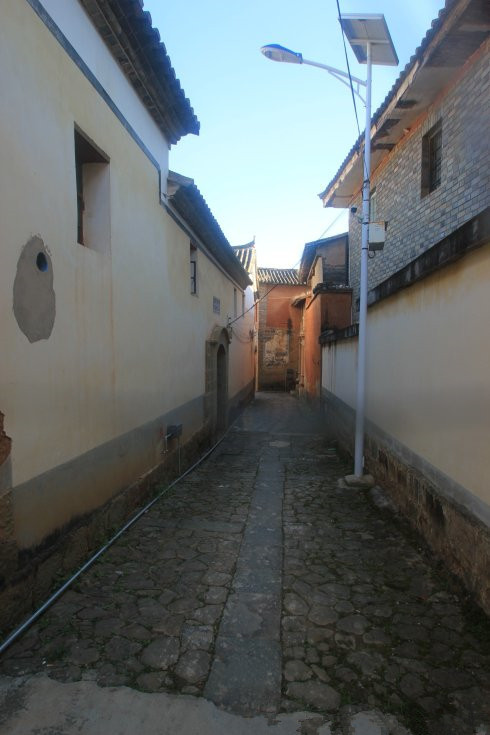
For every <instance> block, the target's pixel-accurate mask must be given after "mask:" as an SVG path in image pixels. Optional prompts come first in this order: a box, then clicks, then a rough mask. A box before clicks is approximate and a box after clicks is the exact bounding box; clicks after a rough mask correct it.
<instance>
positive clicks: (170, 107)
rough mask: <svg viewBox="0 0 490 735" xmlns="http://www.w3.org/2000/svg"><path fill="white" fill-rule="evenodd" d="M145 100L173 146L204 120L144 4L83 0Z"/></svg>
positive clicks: (135, 0) (132, 0)
mask: <svg viewBox="0 0 490 735" xmlns="http://www.w3.org/2000/svg"><path fill="white" fill-rule="evenodd" d="M80 2H81V3H82V5H83V7H84V8H85V10H86V12H87V13H88V15H89V17H90V18H91V20H92V22H93V23H94V25H95V27H96V28H97V30H98V32H99V33H100V35H101V36H102V38H103V40H104V42H105V43H106V45H107V47H108V48H109V50H110V51H111V53H112V55H113V56H114V58H115V59H116V61H117V62H118V64H119V66H120V67H121V69H122V70H123V72H124V74H125V75H126V77H127V78H128V79H129V81H130V82H131V84H132V85H133V87H134V89H135V90H136V92H137V94H138V95H139V97H140V99H141V101H142V102H143V104H144V105H145V107H146V108H147V109H148V111H149V113H150V114H151V116H152V117H153V119H154V120H155V122H156V123H157V125H158V127H159V128H160V130H161V131H162V132H163V134H164V135H165V137H166V139H167V141H168V142H169V143H171V144H174V143H176V142H177V141H178V140H179V138H181V137H182V136H183V135H187V134H188V133H194V134H196V135H198V134H199V121H198V119H197V117H196V115H195V114H194V110H193V109H192V107H191V105H190V102H189V100H188V99H187V98H186V96H185V93H184V90H183V89H182V87H181V86H180V82H179V80H178V79H177V77H176V75H175V71H174V70H173V68H172V64H171V62H170V59H169V57H168V55H167V50H166V48H165V45H164V44H163V42H162V41H161V40H160V34H159V32H158V30H157V29H156V28H154V27H153V25H152V20H151V15H150V13H149V12H148V11H146V10H143V1H142V0H80Z"/></svg>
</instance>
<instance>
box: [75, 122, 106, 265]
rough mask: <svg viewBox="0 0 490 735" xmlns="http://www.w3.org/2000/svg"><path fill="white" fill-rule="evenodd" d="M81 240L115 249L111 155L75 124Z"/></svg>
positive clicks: (98, 247)
mask: <svg viewBox="0 0 490 735" xmlns="http://www.w3.org/2000/svg"><path fill="white" fill-rule="evenodd" d="M75 172H76V189H77V242H78V243H80V245H85V247H87V248H90V249H92V250H97V251H98V252H100V253H109V252H110V249H111V247H110V246H111V222H110V178H109V157H108V156H107V155H106V154H105V153H104V152H103V151H101V149H100V148H98V147H97V146H96V145H95V143H93V142H92V141H91V140H89V138H87V137H86V136H85V135H84V134H83V133H82V132H81V131H80V130H79V129H78V128H77V127H75Z"/></svg>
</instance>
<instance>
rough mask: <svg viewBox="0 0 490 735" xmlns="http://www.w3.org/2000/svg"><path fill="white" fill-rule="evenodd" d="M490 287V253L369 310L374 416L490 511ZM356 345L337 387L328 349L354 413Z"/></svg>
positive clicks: (342, 357) (341, 358)
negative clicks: (487, 505) (489, 317)
mask: <svg viewBox="0 0 490 735" xmlns="http://www.w3.org/2000/svg"><path fill="white" fill-rule="evenodd" d="M489 282H490V246H489V245H487V246H485V247H483V248H481V249H479V250H477V251H475V252H473V253H470V254H468V255H466V256H465V257H464V258H463V259H462V260H460V261H458V262H457V263H455V264H453V265H451V266H449V267H446V268H444V269H443V270H441V271H440V272H439V273H436V274H434V275H432V276H430V277H428V278H426V279H424V280H423V281H421V282H420V283H418V284H415V285H414V286H412V287H410V288H408V289H404V290H403V291H401V292H399V293H398V294H396V295H395V296H393V297H391V298H389V299H386V300H384V301H382V302H380V303H379V304H377V305H375V306H374V307H372V308H370V309H369V310H368V332H367V334H368V351H367V384H366V395H367V402H366V415H367V418H369V419H370V420H371V421H373V422H374V423H375V424H376V425H377V426H378V427H380V428H381V429H383V430H384V431H385V432H386V433H387V434H389V435H391V436H393V437H395V438H396V439H397V440H398V441H400V442H401V443H402V444H404V445H405V446H407V447H408V448H409V449H411V450H412V451H413V452H415V453H416V454H417V455H419V456H420V457H422V458H423V459H425V460H427V461H428V462H430V463H431V464H432V465H433V466H435V467H436V468H438V469H439V470H440V471H442V472H443V473H445V474H446V475H448V476H449V477H450V478H452V479H453V480H455V481H456V482H458V483H459V484H460V485H462V486H463V487H464V488H466V489H467V490H469V491H470V492H471V493H472V494H474V495H476V496H477V497H478V498H479V499H480V500H483V501H484V502H486V503H489V504H490V485H489V483H488V473H489V470H490V461H489V459H488V447H489V444H490V340H489V339H488V284H489ZM356 342H357V340H346V341H344V342H338V343H337V345H336V348H335V366H334V368H333V384H332V383H331V382H329V381H330V380H331V375H332V368H331V367H330V376H329V375H328V374H327V373H328V367H327V366H328V364H329V359H331V358H329V355H328V351H329V348H328V347H324V350H323V351H324V355H325V363H326V367H325V375H324V377H323V381H324V386H325V387H326V388H327V389H328V390H331V391H332V392H333V393H334V394H335V395H337V396H338V397H339V398H341V399H342V400H343V401H345V402H346V403H348V404H349V405H351V406H354V402H353V399H354V397H355V361H354V358H355V343H356ZM330 386H332V387H330Z"/></svg>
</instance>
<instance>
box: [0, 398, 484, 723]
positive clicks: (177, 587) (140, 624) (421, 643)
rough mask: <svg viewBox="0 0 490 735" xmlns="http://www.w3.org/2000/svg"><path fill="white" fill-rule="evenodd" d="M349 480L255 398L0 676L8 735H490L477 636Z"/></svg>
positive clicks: (315, 444)
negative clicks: (137, 715)
mask: <svg viewBox="0 0 490 735" xmlns="http://www.w3.org/2000/svg"><path fill="white" fill-rule="evenodd" d="M349 470H350V467H348V466H347V465H344V464H342V462H341V461H340V459H339V458H338V457H337V455H336V453H335V452H333V451H332V450H331V448H330V443H329V440H328V437H326V436H325V435H324V433H323V426H322V421H321V417H318V416H316V415H314V414H313V413H312V412H311V410H310V409H309V408H308V407H307V406H305V405H302V404H300V403H298V402H297V401H296V400H295V399H294V398H292V397H291V396H286V395H275V394H259V395H258V396H257V399H256V401H255V403H254V404H253V405H252V406H250V407H249V408H247V410H246V411H245V413H244V414H243V416H242V417H241V419H240V420H239V422H238V423H237V424H236V425H235V426H234V427H233V428H232V430H231V431H230V432H229V434H228V436H227V437H226V439H225V440H224V441H223V443H222V444H221V445H220V447H219V449H218V450H217V451H216V452H215V453H214V454H213V455H212V456H211V457H210V458H209V459H208V460H207V461H206V462H205V463H203V464H202V465H201V466H200V467H199V468H198V469H197V470H196V471H194V472H193V473H192V474H191V475H189V476H188V477H186V478H185V479H184V480H183V481H181V482H180V483H179V484H178V485H177V486H176V487H175V489H174V491H173V492H172V493H171V494H169V495H168V496H166V497H164V498H162V500H161V501H159V502H158V503H157V504H156V505H155V506H153V508H152V509H151V510H150V511H149V512H148V513H147V514H145V515H144V516H143V517H142V518H141V519H140V521H139V522H138V523H137V524H135V526H133V527H132V528H131V529H130V530H129V531H128V532H127V534H126V535H125V536H123V537H122V538H121V539H120V540H119V541H118V542H117V543H116V544H115V545H114V546H112V547H111V548H110V549H109V551H108V552H107V553H106V554H105V555H104V556H103V557H102V558H101V559H100V560H99V561H98V562H97V563H96V564H95V565H94V566H93V567H92V568H91V569H90V570H89V571H88V572H87V573H86V574H85V575H84V576H83V577H82V578H81V579H80V580H79V581H78V583H77V584H76V585H75V586H74V587H73V588H72V589H71V590H70V591H68V592H67V593H66V594H65V595H64V596H63V597H62V598H61V599H60V600H59V601H58V602H57V603H56V604H55V605H53V607H52V608H50V610H49V611H48V612H47V613H46V614H45V616H44V617H43V618H42V619H41V620H40V621H39V622H38V623H37V624H36V625H35V626H33V627H32V628H31V629H30V630H29V631H28V632H27V633H26V634H25V635H24V637H23V638H22V639H21V640H20V641H19V642H18V643H16V644H14V645H13V646H12V647H11V648H10V649H9V650H8V651H7V652H6V653H5V654H4V656H3V657H2V659H0V730H1V732H2V733H4V732H5V733H12V734H14V733H21V732H22V733H23V734H24V733H26V734H27V733H32V735H34V733H35V732H51V731H52V732H62V733H65V732H66V733H67V734H68V733H71V732H77V733H78V732H81V733H93V732H99V730H97V729H94V728H95V725H94V716H93V714H92V715H90V717H89V715H88V714H87V712H86V711H85V708H86V707H90V706H91V705H90V702H92V708H93V707H94V706H95V707H96V708H99V710H100V711H99V712H98V717H99V719H98V720H97V722H98V723H99V724H100V723H105V730H104V732H121V733H126V732H128V733H129V732H134V717H133V715H134V713H136V712H140V713H143V712H146V715H145V716H144V717H143V715H142V714H141V718H140V723H141V727H138V728H137V729H138V730H139V732H141V733H143V734H144V733H146V732H148V733H150V732H151V733H155V732H161V733H164V734H165V733H167V732H179V733H182V734H183V735H187V734H189V735H190V734H191V733H207V732H214V733H221V732H228V733H242V732H243V733H248V732H251V733H252V732H257V733H259V732H260V733H261V732H262V731H264V732H265V730H267V731H270V732H271V733H276V732H277V733H281V735H282V733H284V734H285V733H289V732H292V733H294V732H299V733H302V734H303V735H327V734H328V735H341V734H342V735H371V733H372V734H373V735H407V734H411V735H452V734H453V733H455V734H456V733H457V734H458V735H490V727H489V723H490V707H489V703H490V626H489V623H488V619H486V618H485V617H484V616H483V614H481V613H480V612H479V610H478V609H477V608H476V607H474V606H473V605H472V603H471V602H470V601H469V600H468V599H466V597H465V595H464V592H463V591H462V590H461V588H460V587H459V586H458V584H457V583H456V582H455V581H454V580H453V579H452V578H451V577H449V576H448V575H447V574H446V573H445V572H444V570H443V569H442V568H441V566H440V565H439V564H438V563H437V562H436V560H434V559H433V558H432V557H431V554H430V552H429V551H428V550H427V549H426V548H425V547H424V546H423V544H422V543H421V542H420V541H419V539H418V538H417V537H416V536H414V535H413V534H412V533H411V532H410V531H409V530H408V529H407V527H406V526H405V525H404V524H403V523H402V522H400V521H399V519H397V518H396V516H394V515H393V514H392V512H391V511H390V510H389V509H386V508H382V507H379V506H380V505H382V504H381V503H380V502H379V500H380V497H382V493H381V492H380V491H377V492H375V493H371V494H370V493H366V492H365V491H359V490H352V489H346V488H345V487H341V486H340V485H339V482H338V481H339V478H341V477H342V476H343V475H345V474H347V473H348V471H349ZM49 699H52V704H53V705H56V706H41V703H42V702H47V701H48V700H49ZM124 702H125V703H126V704H124ZM121 707H122V710H121ZM117 711H122V712H127V713H131V712H132V713H133V715H131V714H127V715H126V717H123V716H121V717H119V720H118V721H117V722H118V724H115V723H116V720H117ZM29 717H30V719H29ZM114 718H116V719H114ZM230 718H231V719H230ZM155 722H156V723H159V724H158V727H159V729H155V724H154V723H155ZM176 722H179V723H180V724H179V727H176V725H175V723H176ZM30 723H31V724H30ZM87 723H88V724H87ZM130 723H133V730H131V729H130ZM145 723H147V725H145ZM172 723H173V725H172V727H173V730H172V729H171V724H172ZM99 724H98V725H97V727H99ZM252 725H253V727H255V729H253V727H252ZM101 727H102V725H101ZM251 727H252V729H250V728H251ZM43 728H44V729H43ZM50 728H51V729H50ZM77 728H78V729H77ZM100 731H101V732H102V729H101V730H100Z"/></svg>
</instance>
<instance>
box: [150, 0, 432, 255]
mask: <svg viewBox="0 0 490 735" xmlns="http://www.w3.org/2000/svg"><path fill="white" fill-rule="evenodd" d="M443 6H444V0H411V2H410V3H406V2H401V1H400V0H369V2H366V0H340V8H341V12H343V13H356V12H369V13H384V15H385V18H386V21H387V24H388V27H389V29H390V33H391V36H392V39H393V43H394V45H395V48H396V51H397V54H398V57H399V60H400V64H399V66H398V67H397V68H393V67H391V68H390V67H376V68H375V69H374V70H373V112H374V111H375V110H376V108H377V107H378V106H379V105H380V104H381V102H382V101H383V99H384V98H385V96H386V94H387V93H388V91H389V90H390V88H391V86H392V84H393V83H394V81H395V80H396V78H397V77H398V75H399V74H400V72H401V70H402V69H403V68H404V66H405V64H406V63H407V62H408V60H409V58H410V56H411V55H412V54H413V52H414V51H415V49H416V47H417V46H418V45H419V44H420V42H421V40H422V38H423V36H424V35H425V33H426V31H427V30H428V28H429V27H430V24H431V21H432V20H433V19H434V18H435V17H436V16H437V14H438V12H439V10H440V9H441V8H442V7H443ZM145 9H146V10H149V11H150V13H151V16H152V20H153V25H154V26H156V27H157V28H158V29H159V31H160V35H161V38H162V41H163V42H164V44H165V46H166V48H167V53H168V54H169V56H170V59H171V61H172V64H173V67H174V69H175V72H176V74H177V77H178V78H179V80H180V82H181V84H182V86H183V88H184V90H185V93H186V96H187V97H188V98H189V99H190V102H191V104H192V106H193V108H194V111H195V112H196V114H197V117H198V118H199V120H200V123H201V132H200V135H199V136H197V137H196V136H193V135H189V136H186V137H185V138H183V139H182V140H181V141H180V142H179V143H178V144H177V145H176V146H173V147H172V149H171V152H170V167H171V168H172V169H173V170H175V171H178V172H179V173H181V174H184V175H185V176H190V177H191V178H193V179H194V180H195V183H196V185H197V186H198V187H199V189H200V191H201V193H202V194H203V196H204V198H205V199H206V201H207V203H208V205H209V207H210V208H211V210H212V212H213V214H214V216H215V217H216V219H217V220H218V222H219V224H220V225H221V228H222V230H223V232H224V234H225V235H226V237H227V238H228V240H229V241H230V243H231V244H232V245H239V244H243V243H245V242H248V241H249V240H251V239H252V238H253V237H254V236H255V237H256V245H257V256H258V262H259V266H262V267H266V266H276V267H280V268H289V267H294V266H296V265H297V263H298V261H299V258H300V257H301V252H302V249H303V246H304V243H305V242H308V241H311V240H316V239H317V238H320V237H322V236H330V235H334V234H336V233H338V232H342V231H344V230H345V229H346V226H347V217H346V215H345V213H342V210H337V209H324V208H323V207H322V204H321V201H320V199H319V198H318V193H319V192H320V191H322V190H323V189H324V188H325V186H326V185H327V183H328V182H329V181H330V180H331V178H332V177H333V176H334V175H335V173H336V171H337V170H338V168H339V166H340V164H341V163H342V161H343V160H344V158H345V156H346V155H347V153H348V151H349V150H350V148H351V146H352V145H353V143H354V142H355V140H356V139H357V135H358V133H357V126H356V121H355V115H354V108H353V104H352V98H351V94H350V91H349V89H348V88H347V87H345V86H344V85H342V84H341V83H340V82H338V81H336V80H335V79H334V78H333V77H331V76H330V75H329V74H327V73H326V72H325V71H321V70H319V69H315V68H313V67H308V66H304V65H303V66H297V65H291V64H278V63H274V62H272V61H269V60H267V59H266V58H265V57H264V56H263V55H262V54H261V53H260V51H259V49H260V47H261V46H263V45H264V44H267V43H280V44H282V45H284V46H287V47H288V48H291V49H294V50H295V51H300V52H302V53H303V56H304V57H305V58H307V59H311V60H314V61H319V62H323V63H326V64H329V65H331V66H336V67H338V68H340V69H344V70H345V55H344V48H343V44H342V36H341V32H340V26H339V23H338V20H337V3H336V0H322V1H320V0H303V1H302V2H301V3H299V2H297V0H294V1H293V0H281V1H279V0H246V2H245V0H232V1H231V2H230V0H227V1H226V0H204V1H203V0H186V2H185V3H175V2H174V3H169V2H162V0H145ZM348 52H349V61H350V65H351V72H352V74H353V75H355V76H358V77H360V78H365V67H364V66H361V65H359V64H358V63H357V62H356V60H355V57H354V56H353V54H352V52H351V50H350V47H348ZM364 115H365V113H364V107H363V106H362V104H359V105H358V116H359V124H360V126H361V130H362V129H363V128H364ZM339 215H340V216H339ZM335 220H336V221H335Z"/></svg>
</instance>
